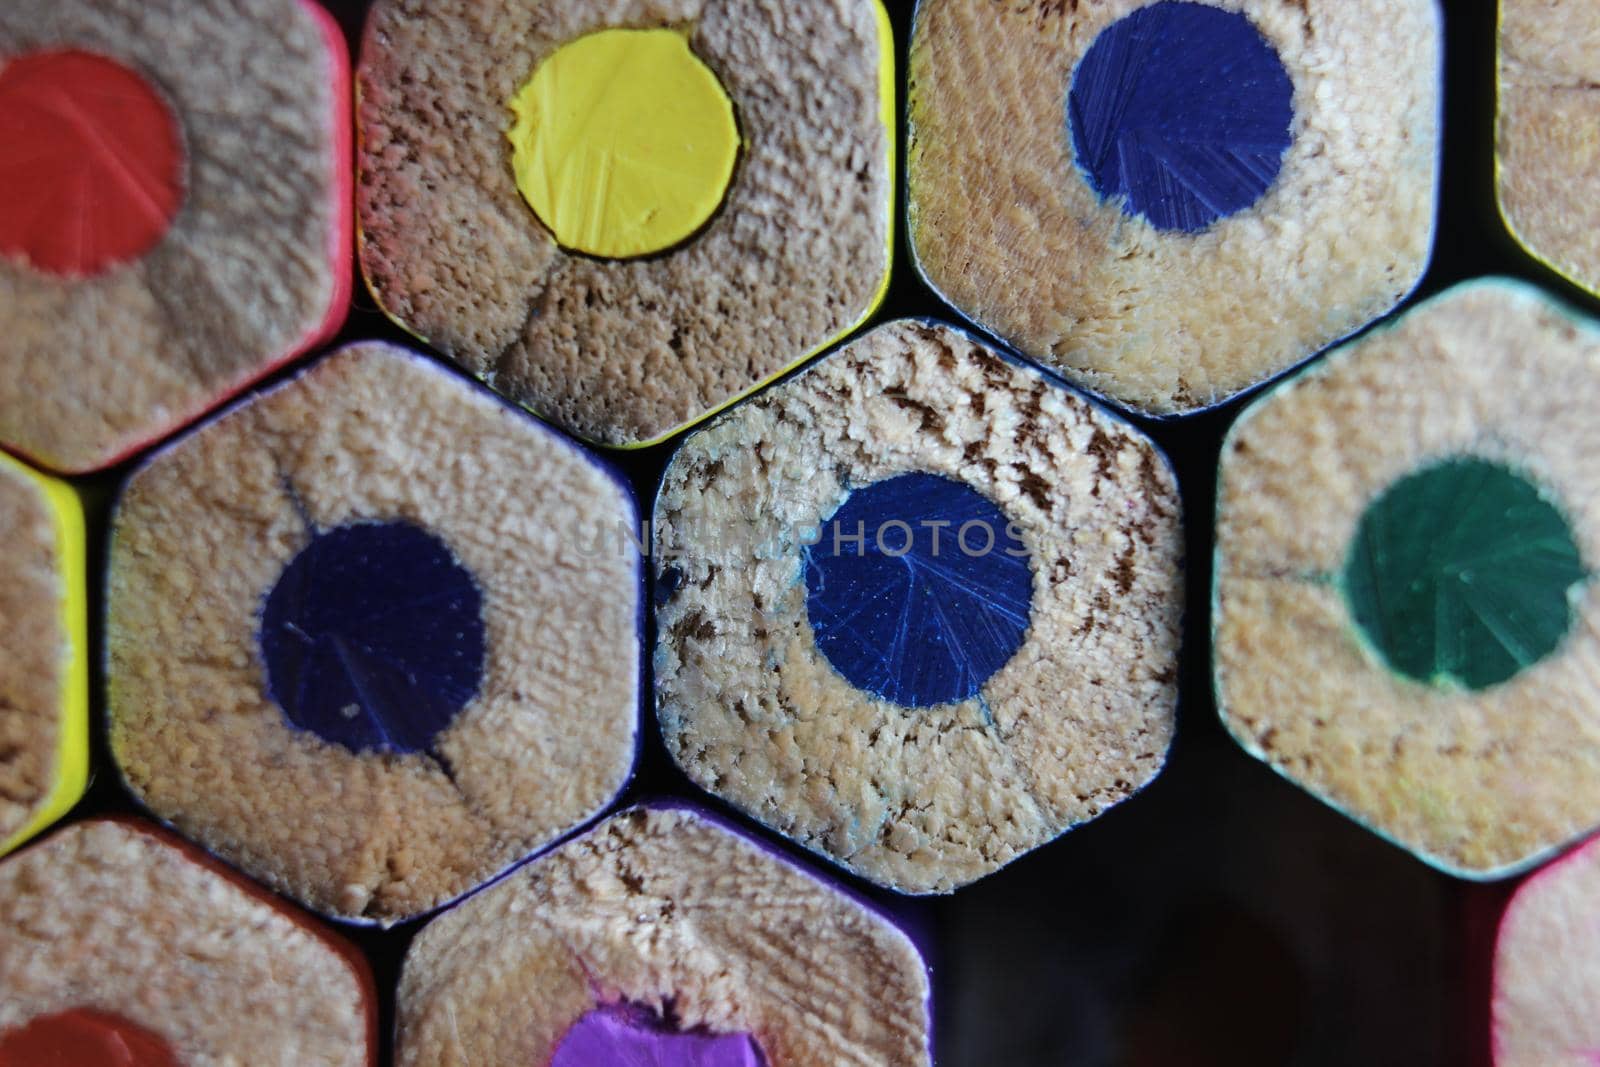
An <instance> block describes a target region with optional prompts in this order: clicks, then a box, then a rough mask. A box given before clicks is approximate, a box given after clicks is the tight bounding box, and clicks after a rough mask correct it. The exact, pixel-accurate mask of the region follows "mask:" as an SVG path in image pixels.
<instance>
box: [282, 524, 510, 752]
mask: <svg viewBox="0 0 1600 1067" xmlns="http://www.w3.org/2000/svg"><path fill="white" fill-rule="evenodd" d="M260 643H261V655H262V659H263V660H264V661H265V663H266V667H267V691H268V695H270V696H271V697H272V699H273V700H274V701H275V702H276V703H277V705H278V706H279V707H280V708H282V709H283V713H284V715H285V716H286V717H287V718H288V720H289V722H290V723H292V724H293V725H294V726H296V727H298V728H299V729H302V730H309V731H311V732H312V733H314V734H316V735H318V736H319V737H322V738H323V739H325V740H327V741H331V742H333V743H334V744H337V745H343V746H344V747H345V748H348V749H350V750H351V751H353V752H368V751H381V752H428V751H431V750H432V747H433V743H434V740H435V739H436V738H437V737H438V735H439V734H440V732H442V731H443V730H444V729H445V728H446V727H447V726H449V725H450V722H451V720H453V719H454V718H455V716H456V713H457V712H458V711H460V710H461V709H462V707H464V706H465V705H466V703H467V702H468V701H469V700H471V699H472V698H473V696H475V695H476V694H477V692H478V685H479V683H480V681H481V680H482V678H483V667H484V649H485V640H484V627H483V597H482V594H481V593H480V592H479V590H478V586H477V583H476V582H475V581H474V580H473V577H472V575H471V573H469V572H468V571H467V569H466V568H465V567H463V566H462V565H461V564H460V563H458V562H456V559H455V557H454V556H453V555H452V554H451V552H450V549H449V548H448V547H446V546H445V544H444V542H442V541H440V540H439V539H438V538H437V537H435V536H433V535H432V534H431V533H428V532H427V531H426V530H423V529H421V528H420V527H417V526H414V525H412V524H411V523H407V522H385V523H360V524H356V525H351V526H340V527H337V528H335V529H332V530H326V531H319V532H318V533H317V534H316V535H315V536H314V537H313V538H312V541H311V543H310V544H309V545H307V546H306V547H305V548H304V549H303V550H301V552H300V554H299V555H297V556H295V558H294V559H293V560H291V561H290V562H289V565H288V566H287V567H285V568H284V570H283V574H282V575H280V576H279V578H278V582H277V584H276V585H274V586H273V588H272V592H270V593H269V594H268V595H267V599H266V604H265V606H264V607H263V609H262V612H261V633H260Z"/></svg>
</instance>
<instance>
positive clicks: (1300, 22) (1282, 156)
mask: <svg viewBox="0 0 1600 1067" xmlns="http://www.w3.org/2000/svg"><path fill="white" fill-rule="evenodd" d="M1375 24H1380V25H1382V27H1383V29H1382V32H1374V30H1373V27H1374V25H1375ZM1440 38H1441V34H1440V28H1439V14H1438V11H1437V9H1436V7H1435V5H1434V3H1433V0H1400V2H1398V3H1390V2H1380V0H1310V2H1307V3H1284V2H1282V0H1243V2H1237V3H1235V2H1228V3H1221V2H1213V0H1206V2H1191V0H1154V2H1140V0H1087V2H1083V3H1072V4H1060V3H1046V4H995V3H991V2H990V0H920V2H919V3H918V5H917V10H916V15H915V19H914V23H913V29H912V41H911V58H910V81H911V85H912V89H911V99H910V105H909V120H908V121H909V133H908V136H909V159H908V171H909V173H908V182H909V198H908V212H909V228H910V236H911V245H912V251H913V254H914V256H915V259H916V262H917V265H918V268H919V269H920V270H921V272H922V274H923V276H924V278H925V279H926V280H927V281H928V283H929V284H930V285H932V286H933V287H934V288H935V289H936V290H938V291H939V292H940V293H941V294H942V295H944V296H945V298H946V299H948V300H949V301H950V302H951V304H952V305H954V306H955V307H956V308H957V309H958V310H959V311H960V312H961V313H962V314H964V315H966V316H967V317H968V318H970V319H971V320H973V321H974V322H976V323H977V324H978V325H980V326H982V327H983V328H984V329H986V330H989V331H991V332H993V333H994V334H996V335H998V336H1000V337H1002V338H1004V339H1005V340H1006V341H1008V342H1010V343H1011V344H1013V345H1014V346H1016V347H1017V348H1018V349H1019V350H1021V351H1022V352H1023V353H1025V354H1027V355H1029V356H1031V357H1033V358H1035V359H1038V360H1040V361H1042V362H1044V363H1046V364H1048V365H1050V366H1051V367H1053V368H1055V369H1057V370H1059V371H1060V372H1061V373H1062V374H1064V375H1065V376H1066V377H1067V378H1069V379H1070V380H1071V381H1072V382H1074V383H1075V384H1077V385H1080V386H1082V387H1084V388H1086V389H1089V390H1091V391H1093V392H1095V393H1098V394H1099V395H1101V396H1103V397H1105V398H1107V399H1109V400H1112V401H1114V402H1116V403H1117V404H1120V405H1122V406H1124V407H1127V408H1130V409H1133V410H1136V411H1139V412H1142V413H1146V414H1151V415H1182V414H1186V413H1189V412H1193V411H1197V410H1201V409H1203V408H1206V407H1209V406H1211V405H1214V404H1217V403H1220V402H1222V401H1225V400H1227V399H1228V398H1229V397H1231V396H1234V395H1235V394H1237V393H1239V392H1242V391H1244V390H1246V389H1248V388H1250V387H1251V386H1254V385H1256V384H1258V383H1260V382H1262V381H1264V380H1266V379H1268V378H1271V377H1273V376H1275V375H1277V374H1279V373H1281V372H1282V371H1284V370H1286V369H1287V368H1289V367H1291V366H1293V365H1294V364H1296V363H1298V362H1300V361H1302V360H1304V359H1305V358H1307V357H1308V356H1310V355H1313V354H1314V353H1316V352H1317V351H1318V350H1320V349H1321V348H1323V347H1324V346H1326V345H1327V344H1329V343H1331V342H1333V341H1336V340H1338V339H1339V338H1341V337H1343V336H1345V335H1347V334H1350V333H1352V332H1354V331H1356V330H1358V329H1360V328H1361V327H1363V326H1365V325H1366V324H1367V323H1369V322H1371V321H1372V320H1373V319H1375V318H1377V317H1379V316H1381V315H1383V314H1385V313H1387V312H1388V311H1389V310H1390V309H1392V308H1393V307H1394V306H1395V305H1396V304H1397V303H1398V302H1399V301H1400V300H1401V299H1402V297H1403V296H1404V295H1405V294H1406V293H1407V292H1408V291H1409V290H1410V289H1411V288H1412V287H1413V286H1414V285H1415V284H1416V282H1417V280H1418V279H1419V278H1420V277H1421V275H1422V271H1423V269H1424V268H1425V266H1426V264H1427V259H1428V253H1429V249H1430V246H1431V243H1432V235H1433V225H1434V203H1435V185H1436V177H1437V169H1438V161H1437V142H1438V110H1439V100H1440V93H1439V83H1440V53H1441V43H1440ZM975 71H976V72H981V74H979V75H977V76H974V72H975Z"/></svg>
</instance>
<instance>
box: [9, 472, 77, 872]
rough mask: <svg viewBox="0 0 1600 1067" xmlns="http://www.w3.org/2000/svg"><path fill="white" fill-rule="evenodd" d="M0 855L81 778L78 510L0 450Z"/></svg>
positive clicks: (68, 494)
mask: <svg viewBox="0 0 1600 1067" xmlns="http://www.w3.org/2000/svg"><path fill="white" fill-rule="evenodd" d="M0 546H3V548H4V556H3V557H0V620H4V625H3V626H0V856H4V855H5V854H6V853H7V852H10V851H11V850H12V849H14V848H16V847H17V846H18V845H20V844H22V843H23V842H24V841H26V840H28V838H30V837H32V836H33V835H34V834H36V833H38V832H39V831H40V830H43V829H44V828H45V827H47V826H49V825H50V824H51V823H53V822H55V821H56V820H57V819H59V818H60V817H61V816H62V815H64V814H66V812H67V809H68V808H70V807H72V805H73V804H75V803H77V801H78V798H79V797H81V796H82V795H83V790H84V787H85V785H87V784H88V779H89V666H88V655H89V653H88V647H87V646H88V613H87V609H86V606H85V598H86V596H87V593H88V590H87V582H86V579H85V557H84V530H83V507H82V505H81V504H80V503H79V502H78V497H77V494H76V493H75V492H74V491H73V489H72V487H71V486H69V485H67V484H66V483H65V482H60V481H57V480H56V479H54V478H49V477H46V476H45V475H43V474H40V473H38V472H37V471H34V470H32V469H30V468H29V467H26V466H24V465H23V464H21V463H19V462H17V461H16V460H14V459H12V458H11V457H10V456H7V455H5V454H3V453H0Z"/></svg>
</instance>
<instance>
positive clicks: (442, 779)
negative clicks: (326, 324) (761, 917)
mask: <svg viewBox="0 0 1600 1067" xmlns="http://www.w3.org/2000/svg"><path fill="white" fill-rule="evenodd" d="M638 521H639V520H638V518H637V516H636V513H635V508H634V504H633V499H632V495H631V492H630V490H629V489H628V488H627V487H626V486H625V485H623V484H622V482H621V481H620V480H619V479H618V478H617V476H616V475H615V474H614V473H613V472H612V471H611V470H610V469H609V468H607V467H605V466H604V465H603V464H602V463H600V462H599V461H598V460H597V459H596V458H594V457H592V456H590V455H588V454H587V453H585V452H584V450H583V449H582V448H581V447H579V446H578V445H575V444H573V443H572V442H570V441H569V440H567V439H565V438H563V437H562V436H561V435H559V434H558V433H556V432H555V431H553V430H551V429H549V428H547V427H544V426H542V425H540V424H538V423H537V422H535V421H534V420H532V419H530V418H528V417H527V416H526V415H524V414H522V413H520V412H518V411H516V410H515V409H513V408H511V407H510V406H509V405H507V404H505V403H504V402H502V401H500V400H499V399H497V398H495V397H493V396H492V395H490V394H488V393H487V392H485V391H484V390H482V389H480V388H478V387H477V386H474V385H472V384H470V383H467V382H465V381H462V380H461V379H460V378H458V377H456V376H455V375H454V374H452V373H451V372H449V371H447V370H445V369H443V368H442V367H440V366H438V365H437V364H434V363H432V362H430V361H429V360H427V359H425V358H423V357H422V356H420V355H417V354H415V353H411V352H408V351H405V350H403V349H400V348H396V347H394V346H390V345H384V344H377V343H371V344H361V345H356V346H352V347H350V348H347V349H344V350H341V351H340V352H338V353H336V354H335V355H333V356H332V357H330V358H328V359H327V360H324V361H323V362H320V363H319V364H317V365H316V366H315V367H314V368H312V369H311V370H310V371H308V372H306V373H305V374H303V375H302V376H300V377H298V378H295V379H293V380H291V381H290V382H288V383H286V384H285V385H282V386H280V387H278V388H276V389H274V390H272V391H271V392H268V393H265V394H263V395H261V396H259V397H256V398H254V399H252V400H251V401H249V402H248V403H246V404H244V405H242V406H241V407H239V408H237V409H235V410H233V411H231V412H229V413H228V414H226V415H224V416H223V417H221V418H220V419H218V420H216V421H214V422H212V423H210V424H208V425H206V426H204V427H202V428H201V429H200V430H198V431H196V432H195V433H193V434H192V435H190V436H187V437H185V438H182V439H180V440H179V441H178V442H176V443H175V444H173V445H171V446H169V447H168V448H167V449H165V450H163V451H162V452H160V453H158V454H157V455H156V456H155V457H154V458H153V459H152V460H151V461H150V462H149V463H148V464H147V465H146V466H145V467H143V468H141V469H140V470H139V471H137V472H136V473H135V474H134V475H133V477H132V478H131V479H130V481H129V483H128V485H127V487H126V489H125V491H124V493H123V496H122V498H121V500H120V501H119V503H118V506H117V508H116V512H115V515H114V518H113V523H112V547H111V560H110V577H109V589H108V595H107V601H108V603H107V620H106V626H107V631H106V639H107V646H108V667H109V678H108V701H109V718H110V730H111V745H112V750H113V754H114V755H115V756H116V759H117V762H118V764H119V765H120V767H121V769H122V773H123V776H124V778H125V779H126V781H127V783H128V785H129V786H130V788H132V790H133V791H134V793H135V794H136V795H137V796H138V797H139V798H140V799H141V800H143V801H144V803H146V804H147V805H149V807H150V808H151V810H152V811H154V812H155V813H156V814H158V815H159V816H161V817H162V818H163V819H168V820H170V821H172V822H173V823H174V824H175V825H176V826H177V827H178V828H179V829H180V830H182V831H183V832H184V833H185V834H186V835H188V836H189V837H191V838H193V839H194V840H196V841H199V842H200V843H202V844H204V845H205V846H206V847H208V848H210V849H212V850H214V851H216V852H217V853H219V854H220V855H222V856H224V857H225V858H227V859H229V860H230V861H232V862H235V863H237V864H238V865H239V866H241V867H243V868H244V869H245V870H247V871H249V872H250V873H251V874H253V875H255V876H256V877H258V878H260V879H262V880H263V881H265V882H267V883H268V884H269V885H271V886H273V887H274V888H276V889H279V890H280V891H282V892H285V893H287V894H289V895H290V896H293V897H295V898H296V899H298V900H301V901H303V902H304V903H306V904H307V905H308V906H310V907H312V908H314V909H316V910H318V911H322V912H325V913H327V914H330V915H333V916H337V917H340V918H346V919H357V920H368V921H375V922H378V923H382V924H389V923H393V922H396V921H398V920H401V919H404V918H407V917H410V916H414V915H417V914H420V913H422V912H425V911H427V910H429V909H431V908H433V907H436V906H438V905H439V904H442V903H444V902H446V901H448V900H450V899H453V898H455V897H458V896H460V895H461V894H463V893H465V892H467V891H468V890H470V889H472V888H473V887H475V886H476V885H478V884H479V883H481V882H483V881H485V880H486V879H488V878H489V877H491V876H492V875H494V874H496V873H498V872H500V871H501V870H503V869H505V868H506V867H507V866H509V865H510V864H512V863H514V862H516V861H517V860H520V859H522V858H523V857H525V856H526V855H528V854H529V853H531V852H533V851H534V850H535V849H537V848H539V847H541V846H542V845H544V844H546V843H548V842H550V841H551V840H553V839H555V838H556V837H558V836H559V835H561V834H563V833H565V832H567V831H569V830H570V829H572V828H573V827H575V826H577V825H578V824H580V823H582V822H583V821H584V820H586V819H589V818H592V817H594V816H595V815H597V814H599V812H600V811H601V809H603V808H604V807H605V805H606V804H608V803H609V802H610V801H611V799H612V797H613V796H614V795H615V794H616V792H617V791H618V790H619V789H620V788H621V787H622V785H623V783H624V782H625V781H626V779H627V777H628V775H629V773H630V771H631V768H632V766H633V760H634V756H635V746H636V743H637V733H638V715H639V669H640V663H641V659H642V653H641V647H640V641H641V638H640V633H639V615H640V611H641V600H642V588H641V587H642V582H643V575H642V565H641V563H640V559H639V553H638V549H637V547H636V538H637V536H638V534H637V527H638Z"/></svg>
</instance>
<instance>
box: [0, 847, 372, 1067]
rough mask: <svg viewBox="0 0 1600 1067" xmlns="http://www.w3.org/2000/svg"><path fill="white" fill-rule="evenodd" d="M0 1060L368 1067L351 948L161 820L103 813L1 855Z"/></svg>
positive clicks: (364, 979)
mask: <svg viewBox="0 0 1600 1067" xmlns="http://www.w3.org/2000/svg"><path fill="white" fill-rule="evenodd" d="M0 920H3V921H0V988H3V989H4V990H5V991H6V995H5V996H4V997H3V998H0V1067H40V1065H42V1064H72V1065H74V1067H100V1065H106V1067H183V1065H186V1064H197V1063H253V1064H305V1065H307V1067H311V1065H317V1067H373V1065H375V1064H376V1063H377V1054H378V1052H377V1036H378V1033H377V1031H378V1025H377V1005H376V999H375V995H374V992H373V988H372V976H371V974H370V972H369V971H368V968H367V965H366V962H365V960H364V959H363V958H362V957H361V954H360V953H359V952H358V951H357V950H356V949H355V947H354V946H352V945H348V944H346V943H345V942H343V941H341V940H340V939H338V938H336V937H335V936H333V935H332V934H331V933H328V932H327V931H325V930H322V929H321V928H319V927H318V926H317V925H315V924H314V923H313V922H312V921H311V920H310V919H309V918H307V917H306V916H304V915H302V914H300V913H299V912H297V911H295V910H294V909H293V908H291V907H290V906H289V905H287V904H284V903H282V902H281V901H278V900H276V899H275V898H273V897H272V896H271V895H270V894H268V893H267V892H265V891H264V890H262V889H260V888H259V887H256V886H253V885H251V884H250V883H248V882H246V881H245V879H243V878H241V877H239V876H238V875H236V874H233V873H231V872H229V871H227V870H225V869H224V868H223V867H222V866H221V865H220V864H218V863H216V862H215V861H214V860H210V859H209V858H206V857H204V856H203V855H202V854H200V853H199V852H198V851H197V850H195V849H193V848H191V847H190V846H188V845H185V844H182V843H180V842H179V841H178V840H177V839H176V838H174V837H172V836H171V835H169V834H167V833H165V832H164V831H161V830H158V829H156V828H155V827H153V826H148V825H146V824H143V823H139V822H135V821H133V820H109V819H107V820H94V821H90V822H84V823H78V824H75V825H73V826H70V827H68V828H66V829H64V830H61V831H58V832H57V833H55V834H53V835H52V836H50V837H49V838H47V839H45V840H44V841H42V842H40V843H38V844H36V845H34V846H32V847H31V848H29V849H27V850H26V851H24V852H21V853H19V854H17V855H16V856H13V857H11V858H9V859H7V860H6V861H5V862H4V863H0Z"/></svg>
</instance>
